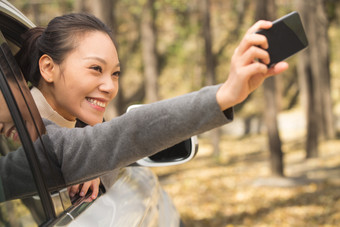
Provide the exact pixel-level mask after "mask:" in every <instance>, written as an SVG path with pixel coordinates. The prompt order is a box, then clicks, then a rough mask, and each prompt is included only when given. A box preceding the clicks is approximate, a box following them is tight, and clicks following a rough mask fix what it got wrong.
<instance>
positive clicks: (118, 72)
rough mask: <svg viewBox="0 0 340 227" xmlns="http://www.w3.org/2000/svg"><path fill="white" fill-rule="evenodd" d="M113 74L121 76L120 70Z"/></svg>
mask: <svg viewBox="0 0 340 227" xmlns="http://www.w3.org/2000/svg"><path fill="white" fill-rule="evenodd" d="M112 75H113V76H116V77H119V76H120V71H117V72H114V73H113V74H112Z"/></svg>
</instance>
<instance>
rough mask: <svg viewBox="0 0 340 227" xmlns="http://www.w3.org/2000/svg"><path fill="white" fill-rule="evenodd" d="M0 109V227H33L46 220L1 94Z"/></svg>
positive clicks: (0, 93) (19, 141)
mask: <svg viewBox="0 0 340 227" xmlns="http://www.w3.org/2000/svg"><path fill="white" fill-rule="evenodd" d="M0 106H1V109H0V132H1V134H0V176H1V178H0V226H35V225H34V224H41V223H42V222H44V221H45V219H46V217H45V214H44V210H43V208H42V204H41V200H40V198H39V196H38V193H37V188H36V185H35V182H34V179H33V174H32V172H31V170H30V167H29V163H28V161H27V157H26V155H25V151H24V150H23V148H22V144H21V140H20V138H19V135H18V132H17V130H16V129H15V127H14V124H13V119H12V117H11V115H10V113H9V109H8V106H7V104H6V103H5V100H4V98H3V95H2V92H0ZM28 192H29V193H28ZM27 194H34V195H35V196H26V195H27Z"/></svg>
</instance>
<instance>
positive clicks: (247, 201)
mask: <svg viewBox="0 0 340 227" xmlns="http://www.w3.org/2000/svg"><path fill="white" fill-rule="evenodd" d="M199 142H200V148H199V153H198V155H197V156H196V157H195V158H194V159H193V160H191V161H190V162H188V163H185V164H182V165H178V166H170V167H159V168H154V169H153V170H154V172H155V173H156V174H157V175H158V176H159V178H160V181H161V184H162V186H163V188H164V189H165V190H166V191H167V192H168V194H169V195H170V196H171V197H172V200H173V202H174V204H175V206H176V207H177V209H178V211H179V212H180V215H181V217H182V219H183V222H184V224H185V226H186V227H221V226H222V227H232V226H280V227H281V226H289V227H291V226H299V227H300V226H324V227H331V226H339V225H340V187H339V186H340V140H334V141H328V142H324V143H322V144H321V145H320V150H319V151H320V157H319V158H317V159H311V160H305V158H304V157H305V153H304V148H303V147H304V142H303V141H302V140H300V141H299V140H297V139H296V140H294V141H290V142H285V143H284V145H283V151H284V160H285V161H284V162H285V175H286V177H285V178H277V177H271V174H270V169H269V162H268V157H269V151H268V149H267V141H266V137H265V136H261V135H256V136H248V137H244V138H230V137H228V138H227V137H226V138H223V140H222V142H221V154H220V156H219V158H218V159H217V158H214V157H213V156H212V148H211V146H210V145H209V143H207V141H206V140H205V139H200V141H199Z"/></svg>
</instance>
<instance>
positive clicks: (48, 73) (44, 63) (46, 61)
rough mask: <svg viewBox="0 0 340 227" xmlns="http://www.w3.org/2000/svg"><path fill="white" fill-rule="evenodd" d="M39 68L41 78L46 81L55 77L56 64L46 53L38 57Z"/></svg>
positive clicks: (48, 81) (51, 80) (50, 80)
mask: <svg viewBox="0 0 340 227" xmlns="http://www.w3.org/2000/svg"><path fill="white" fill-rule="evenodd" d="M39 69H40V74H41V76H42V78H43V79H44V80H45V82H47V83H52V82H53V81H54V78H55V74H56V69H57V68H56V64H55V63H54V61H53V59H52V58H51V57H50V56H48V55H47V54H44V55H42V56H41V57H40V59H39Z"/></svg>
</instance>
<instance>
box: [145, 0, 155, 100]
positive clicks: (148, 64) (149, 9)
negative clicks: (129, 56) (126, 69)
mask: <svg viewBox="0 0 340 227" xmlns="http://www.w3.org/2000/svg"><path fill="white" fill-rule="evenodd" d="M154 2H155V1H154V0H147V1H146V3H145V5H144V7H143V14H142V24H141V39H142V56H143V67H144V76H145V95H146V97H145V99H146V100H145V101H146V102H147V103H150V102H155V101H157V100H158V99H159V95H158V74H159V62H158V53H157V31H156V26H155V17H156V12H155V9H154Z"/></svg>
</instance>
